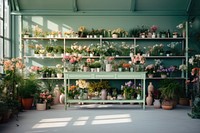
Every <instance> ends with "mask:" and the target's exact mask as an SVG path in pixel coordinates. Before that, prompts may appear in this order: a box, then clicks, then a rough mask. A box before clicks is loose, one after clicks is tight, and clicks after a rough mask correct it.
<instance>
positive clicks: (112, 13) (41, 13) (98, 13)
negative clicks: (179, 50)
mask: <svg viewBox="0 0 200 133" xmlns="http://www.w3.org/2000/svg"><path fill="white" fill-rule="evenodd" d="M11 15H25V16H187V15H188V14H187V13H186V12H185V11H134V12H132V11H84V12H81V11H77V12H73V11H66V10H65V11H55V10H48V11H47V10H45V11H41V10H40V11H38V10H31V11H30V10H28V11H22V10H21V11H20V12H16V11H15V12H11Z"/></svg>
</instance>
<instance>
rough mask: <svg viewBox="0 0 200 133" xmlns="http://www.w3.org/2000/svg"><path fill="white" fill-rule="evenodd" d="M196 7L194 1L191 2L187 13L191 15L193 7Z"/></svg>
mask: <svg viewBox="0 0 200 133" xmlns="http://www.w3.org/2000/svg"><path fill="white" fill-rule="evenodd" d="M193 6H194V1H193V0H190V1H189V3H188V6H187V13H188V14H190V13H191V11H192V7H193Z"/></svg>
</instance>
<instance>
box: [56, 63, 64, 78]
mask: <svg viewBox="0 0 200 133" xmlns="http://www.w3.org/2000/svg"><path fill="white" fill-rule="evenodd" d="M56 73H57V78H62V76H63V66H62V65H61V64H57V65H56Z"/></svg>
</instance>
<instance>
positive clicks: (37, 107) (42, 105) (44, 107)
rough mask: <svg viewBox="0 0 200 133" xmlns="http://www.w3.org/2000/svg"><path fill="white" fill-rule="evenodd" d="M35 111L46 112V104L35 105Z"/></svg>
mask: <svg viewBox="0 0 200 133" xmlns="http://www.w3.org/2000/svg"><path fill="white" fill-rule="evenodd" d="M36 109H37V110H46V103H37V104H36Z"/></svg>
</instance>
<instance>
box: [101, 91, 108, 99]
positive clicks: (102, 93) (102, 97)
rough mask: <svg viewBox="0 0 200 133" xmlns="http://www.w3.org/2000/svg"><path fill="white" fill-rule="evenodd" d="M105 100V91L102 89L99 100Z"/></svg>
mask: <svg viewBox="0 0 200 133" xmlns="http://www.w3.org/2000/svg"><path fill="white" fill-rule="evenodd" d="M106 98H107V91H106V89H102V90H101V99H102V100H106Z"/></svg>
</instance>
